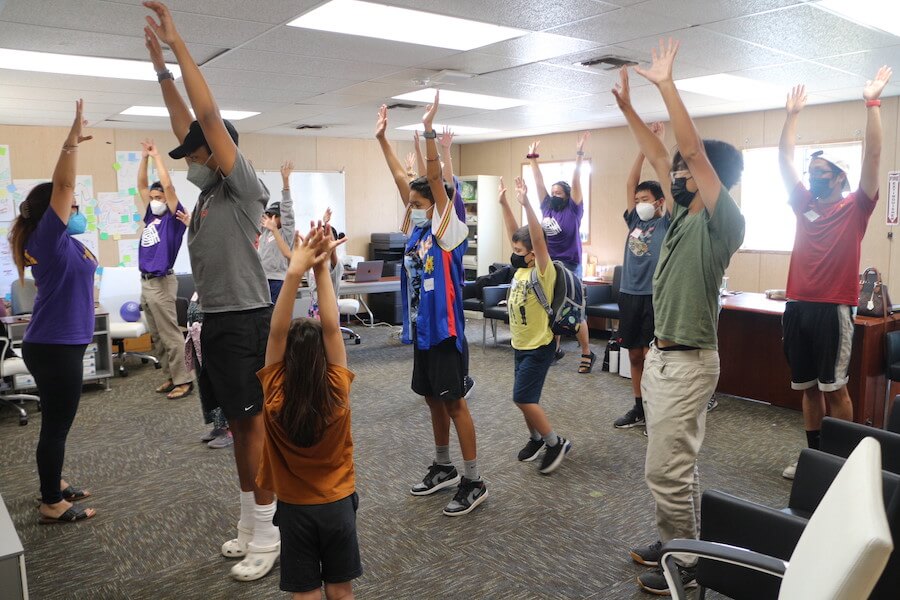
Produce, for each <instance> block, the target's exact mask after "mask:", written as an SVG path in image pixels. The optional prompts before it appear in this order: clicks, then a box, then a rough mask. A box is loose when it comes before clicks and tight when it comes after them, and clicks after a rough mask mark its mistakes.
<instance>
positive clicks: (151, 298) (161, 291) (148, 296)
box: [141, 275, 194, 385]
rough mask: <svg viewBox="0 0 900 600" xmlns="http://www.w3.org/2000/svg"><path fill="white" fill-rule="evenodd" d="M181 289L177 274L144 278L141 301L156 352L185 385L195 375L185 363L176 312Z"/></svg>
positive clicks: (175, 380)
mask: <svg viewBox="0 0 900 600" xmlns="http://www.w3.org/2000/svg"><path fill="white" fill-rule="evenodd" d="M177 292H178V279H177V278H176V277H175V275H166V276H165V277H154V278H153V279H141V305H142V308H143V309H144V317H145V318H146V319H147V326H148V327H149V328H150V339H152V340H153V352H154V353H155V354H156V358H158V359H159V364H160V365H162V369H163V373H164V374H165V375H166V377H167V378H169V379H171V380H172V383H174V384H175V385H181V384H184V383H189V382H191V381H193V380H194V377H193V373H189V372H188V371H187V369H186V368H185V366H184V334H183V333H182V332H181V328H180V327H179V326H178V315H177V313H176V312H175V295H176V293H177Z"/></svg>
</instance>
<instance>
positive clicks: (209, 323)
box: [197, 306, 272, 421]
mask: <svg viewBox="0 0 900 600" xmlns="http://www.w3.org/2000/svg"><path fill="white" fill-rule="evenodd" d="M271 320H272V307H271V306H266V307H263V308H257V309H254V310H245V311H240V312H223V313H205V314H204V315H203V327H202V328H201V329H200V348H201V351H202V353H203V364H202V365H201V367H200V373H199V374H198V375H197V383H198V385H199V386H200V402H201V403H202V404H203V412H204V413H207V412H209V411H211V410H212V409H214V408H216V407H220V408H221V409H222V412H223V413H225V418H226V419H228V420H229V421H231V420H232V419H240V418H243V417H250V416H253V415H255V414H257V413H259V412H260V411H261V410H262V405H263V394H262V386H261V385H260V384H259V379H257V378H256V372H257V371H259V370H260V369H262V368H263V366H265V362H266V343H267V342H268V340H269V323H270V321H271Z"/></svg>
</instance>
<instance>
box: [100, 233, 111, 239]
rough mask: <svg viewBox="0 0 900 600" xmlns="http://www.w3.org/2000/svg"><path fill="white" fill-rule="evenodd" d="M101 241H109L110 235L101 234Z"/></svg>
mask: <svg viewBox="0 0 900 600" xmlns="http://www.w3.org/2000/svg"><path fill="white" fill-rule="evenodd" d="M100 239H101V240H108V239H109V234H108V233H101V234H100Z"/></svg>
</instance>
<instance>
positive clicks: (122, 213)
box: [95, 192, 141, 239]
mask: <svg viewBox="0 0 900 600" xmlns="http://www.w3.org/2000/svg"><path fill="white" fill-rule="evenodd" d="M95 210H96V213H97V215H96V216H97V227H98V228H99V229H100V232H101V239H106V238H105V237H103V234H105V235H106V236H113V238H114V239H118V238H116V237H115V236H121V235H134V234H136V233H137V232H138V229H139V228H140V225H141V216H140V215H139V214H138V212H137V207H136V206H135V204H134V196H133V195H131V194H128V193H127V192H126V193H122V192H100V193H99V194H97V208H96V209H95Z"/></svg>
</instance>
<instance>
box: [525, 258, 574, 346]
mask: <svg viewBox="0 0 900 600" xmlns="http://www.w3.org/2000/svg"><path fill="white" fill-rule="evenodd" d="M553 267H554V268H555V269H556V283H555V285H554V286H553V303H552V304H551V303H549V302H547V294H545V293H544V288H543V287H541V282H540V281H538V276H537V268H536V267H535V269H534V270H533V271H532V272H531V287H532V289H533V290H534V294H535V296H537V299H538V302H540V303H541V305H542V306H543V307H544V310H546V311H547V315H548V316H549V318H550V330H551V331H553V333H554V335H575V334H576V333H577V332H578V328H579V327H581V322H582V321H583V320H584V296H585V293H584V284H583V283H581V280H580V279H579V278H578V277H576V276H575V273H573V272H572V271H570V270H569V269H567V268H566V267H565V266H564V265H563V264H562V263H561V262H560V261H558V260H554V261H553Z"/></svg>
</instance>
